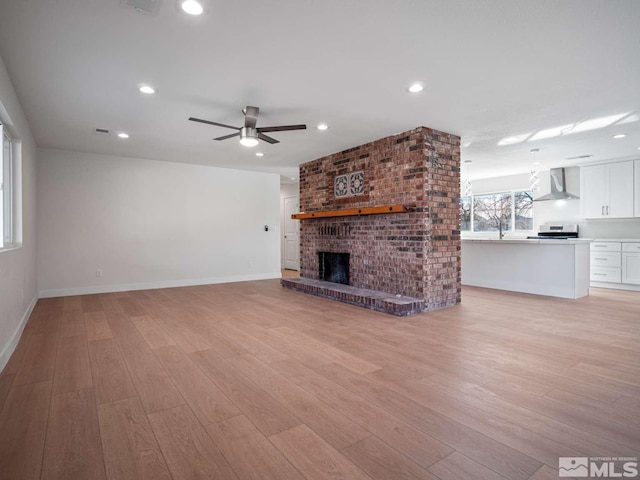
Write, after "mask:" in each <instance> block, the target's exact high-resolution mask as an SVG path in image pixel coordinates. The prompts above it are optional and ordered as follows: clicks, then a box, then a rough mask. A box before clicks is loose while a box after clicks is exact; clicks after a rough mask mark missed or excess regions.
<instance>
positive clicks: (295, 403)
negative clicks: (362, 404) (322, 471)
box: [230, 355, 371, 450]
mask: <svg viewBox="0 0 640 480" xmlns="http://www.w3.org/2000/svg"><path fill="white" fill-rule="evenodd" d="M231 362H232V363H233V365H234V366H236V367H237V368H238V370H239V371H240V372H242V374H244V375H245V376H247V377H249V378H250V379H251V380H252V381H253V382H255V383H257V384H258V385H259V386H260V387H262V388H263V389H264V390H265V391H266V392H267V393H268V394H269V395H271V396H272V397H273V398H275V399H276V400H277V401H278V402H279V403H281V404H283V405H284V406H285V407H287V408H288V409H289V410H290V411H291V412H292V413H293V414H294V415H295V416H296V417H298V418H299V419H300V420H302V421H303V422H304V423H306V424H307V425H308V426H309V427H311V428H312V429H313V430H315V431H316V432H317V433H319V434H320V435H321V436H322V438H324V439H325V440H326V441H327V442H329V443H330V444H331V445H332V446H333V447H335V448H336V449H338V450H340V449H342V448H344V447H348V446H349V445H352V444H354V443H356V442H357V441H359V440H362V439H363V438H366V437H368V436H369V435H371V432H368V431H367V430H365V429H364V428H362V427H360V426H358V425H357V424H356V423H355V422H354V421H352V420H351V419H349V418H348V417H347V416H345V415H343V414H342V413H340V412H339V411H337V410H334V409H332V408H331V407H328V406H326V405H325V404H324V403H322V402H320V401H319V400H318V399H317V398H315V397H314V396H313V395H310V394H309V393H307V392H306V391H305V390H303V389H301V388H300V387H298V386H297V385H295V384H294V383H292V382H290V381H289V380H287V379H286V378H285V377H283V376H282V375H280V374H279V373H277V372H276V371H275V370H273V369H272V368H271V367H269V366H268V365H267V364H265V363H262V362H260V360H258V359H256V358H255V357H252V356H251V355H242V356H240V357H236V358H234V359H232V360H230V363H231Z"/></svg>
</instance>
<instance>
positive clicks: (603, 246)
mask: <svg viewBox="0 0 640 480" xmlns="http://www.w3.org/2000/svg"><path fill="white" fill-rule="evenodd" d="M593 248H607V246H606V245H593Z"/></svg>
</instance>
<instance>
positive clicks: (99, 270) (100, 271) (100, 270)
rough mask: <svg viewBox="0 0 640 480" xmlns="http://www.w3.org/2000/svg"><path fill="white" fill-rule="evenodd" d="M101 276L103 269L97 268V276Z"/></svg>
mask: <svg viewBox="0 0 640 480" xmlns="http://www.w3.org/2000/svg"><path fill="white" fill-rule="evenodd" d="M101 276H102V269H101V268H98V269H97V270H96V277H101Z"/></svg>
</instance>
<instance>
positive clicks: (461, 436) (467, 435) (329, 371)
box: [317, 364, 542, 480]
mask: <svg viewBox="0 0 640 480" xmlns="http://www.w3.org/2000/svg"><path fill="white" fill-rule="evenodd" d="M317 371H318V372H319V373H321V374H322V375H324V376H326V377H327V378H329V379H330V380H333V381H334V382H336V383H338V384H340V385H342V386H343V387H345V388H347V389H350V390H352V391H353V392H354V393H356V394H360V395H362V396H363V397H364V398H365V400H368V401H370V402H372V403H374V404H375V405H377V406H378V407H380V408H382V409H383V410H387V411H389V412H391V413H392V414H393V415H396V416H398V417H400V418H402V419H404V420H405V421H407V422H409V423H410V424H412V425H414V426H416V427H418V428H420V429H421V430H423V431H424V432H425V433H429V434H430V435H433V436H434V437H436V438H437V439H439V440H441V441H443V442H445V443H447V444H448V445H451V446H452V447H454V448H455V449H457V450H459V451H460V452H462V453H464V454H465V455H467V456H469V457H470V458H473V459H474V460H476V461H478V462H480V463H482V464H483V465H485V466H489V465H491V466H492V468H494V469H495V470H496V471H498V472H499V473H502V474H503V475H504V476H506V477H507V478H510V479H512V480H515V479H527V478H528V477H529V476H531V475H532V474H533V473H534V472H535V471H536V470H538V469H539V468H540V467H541V466H542V463H540V462H539V461H536V460H534V459H532V458H531V457H529V456H528V455H525V454H524V453H522V452H519V451H517V450H515V449H514V448H511V447H509V446H507V445H505V444H503V443H501V442H498V441H496V440H494V439H492V438H491V437H488V436H485V435H482V434H481V433H480V432H477V431H476V430H474V429H472V428H469V427H467V426H466V425H463V424H461V423H458V422H456V421H454V420H452V419H450V418H447V417H446V416H443V415H441V414H438V413H436V412H434V411H432V410H430V409H429V408H427V407H426V406H423V405H421V404H418V403H416V402H415V401H414V400H412V399H410V398H408V397H406V396H404V395H401V394H399V393H397V392H395V391H394V390H390V389H388V388H386V387H384V386H382V385H379V384H377V383H376V382H374V381H373V380H371V379H369V378H366V377H364V376H362V375H357V374H355V373H353V372H351V371H349V370H347V369H346V368H344V367H341V366H340V365H337V364H333V365H328V366H326V367H320V368H318V369H317Z"/></svg>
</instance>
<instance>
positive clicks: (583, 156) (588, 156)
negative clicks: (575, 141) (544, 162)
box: [566, 154, 593, 160]
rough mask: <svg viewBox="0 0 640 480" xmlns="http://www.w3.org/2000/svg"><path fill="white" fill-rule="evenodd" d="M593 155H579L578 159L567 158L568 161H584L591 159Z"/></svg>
mask: <svg viewBox="0 0 640 480" xmlns="http://www.w3.org/2000/svg"><path fill="white" fill-rule="evenodd" d="M591 157H593V155H592V154H589V155H578V156H577V157H567V158H566V160H582V159H583V158H591Z"/></svg>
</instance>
